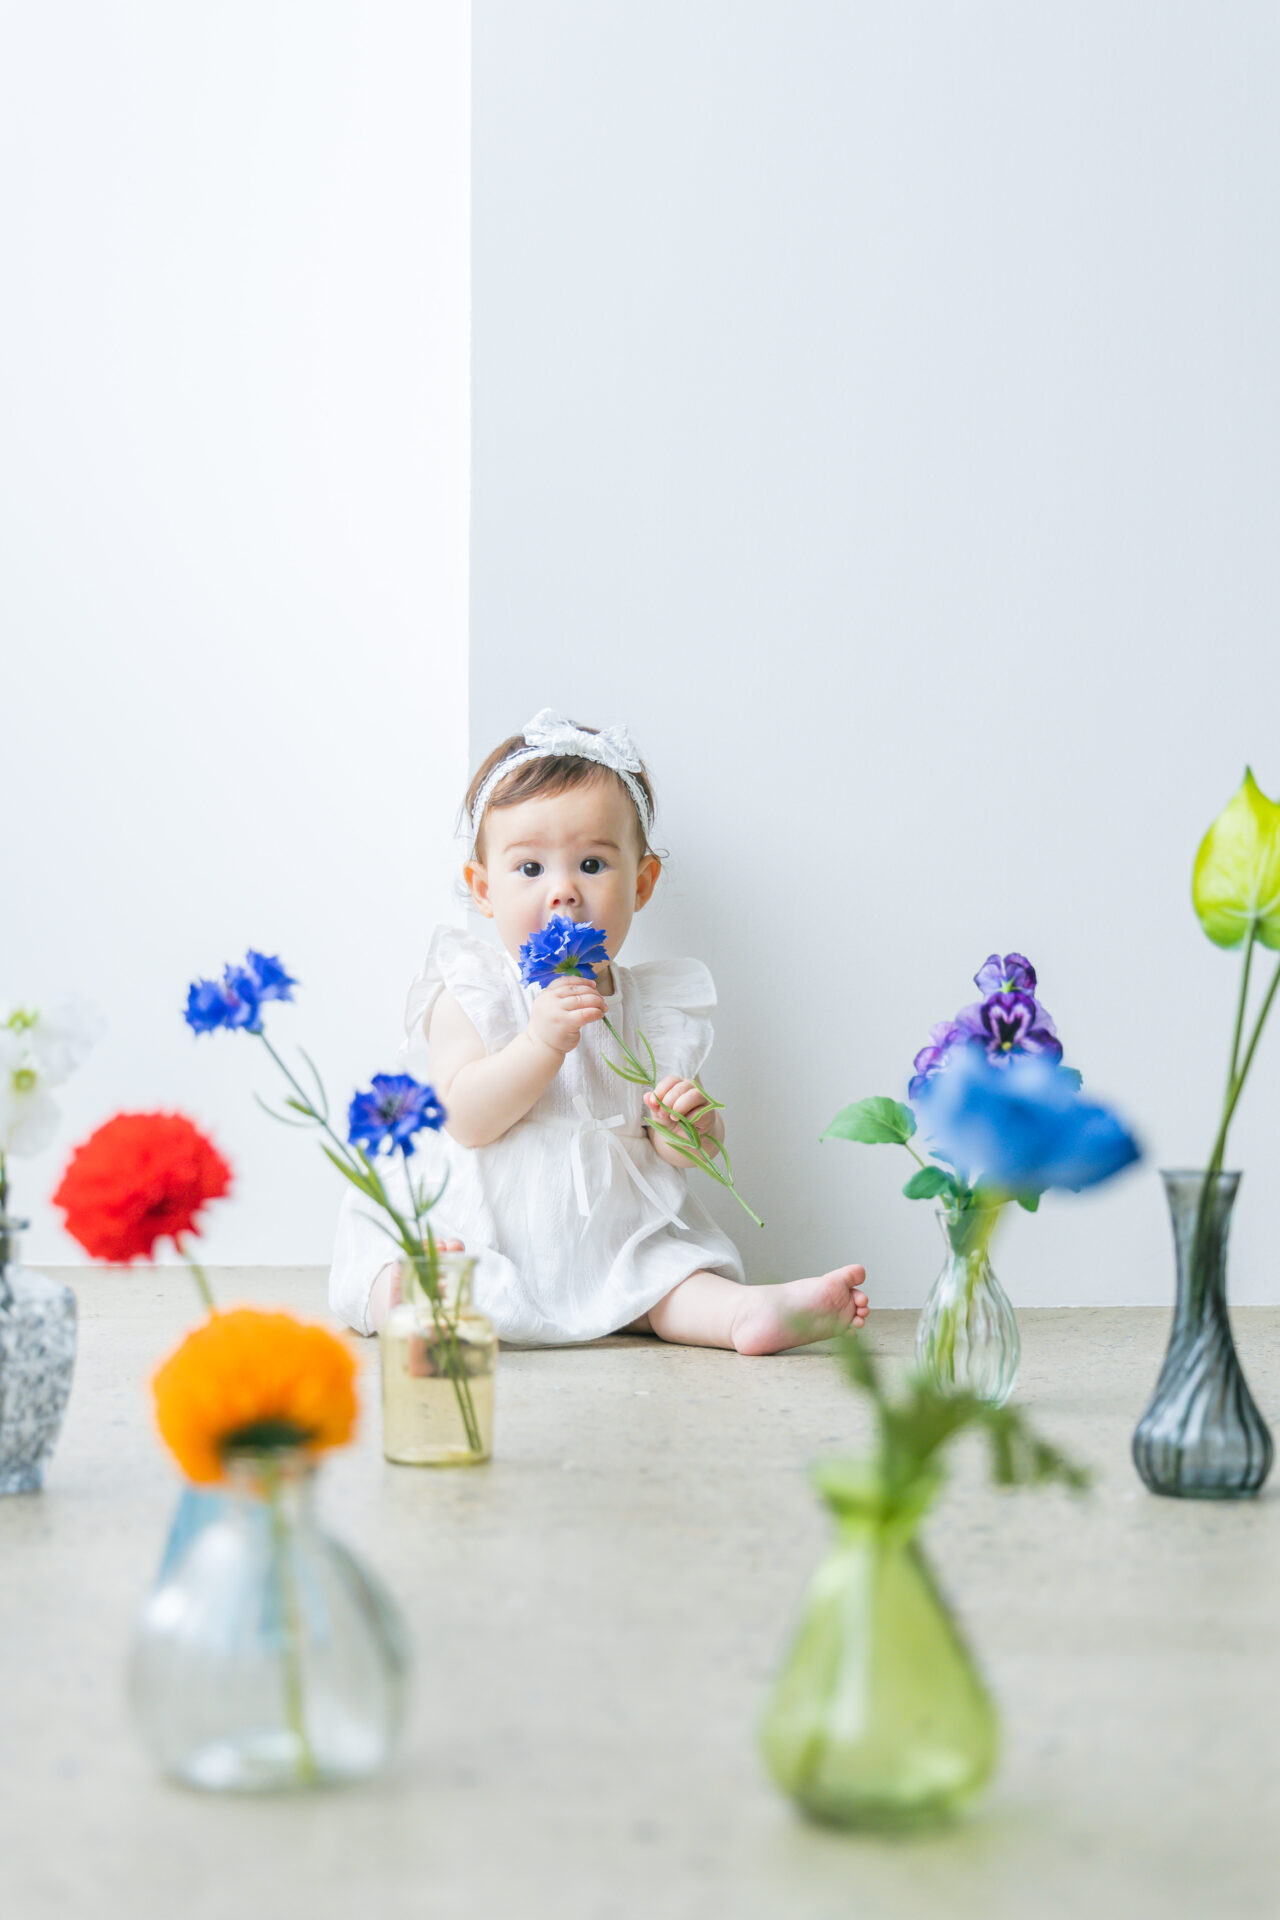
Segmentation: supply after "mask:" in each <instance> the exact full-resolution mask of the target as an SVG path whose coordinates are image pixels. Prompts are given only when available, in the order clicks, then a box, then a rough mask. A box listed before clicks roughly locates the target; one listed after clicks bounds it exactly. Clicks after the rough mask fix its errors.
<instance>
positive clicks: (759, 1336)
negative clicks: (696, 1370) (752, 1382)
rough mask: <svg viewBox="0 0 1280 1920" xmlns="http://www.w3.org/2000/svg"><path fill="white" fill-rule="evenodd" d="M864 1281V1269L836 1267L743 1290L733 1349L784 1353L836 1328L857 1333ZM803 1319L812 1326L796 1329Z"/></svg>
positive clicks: (861, 1320) (863, 1309)
mask: <svg viewBox="0 0 1280 1920" xmlns="http://www.w3.org/2000/svg"><path fill="white" fill-rule="evenodd" d="M866 1277H867V1270H866V1268H865V1267H836V1268H834V1269H833V1271H832V1272H831V1273H822V1274H818V1275H817V1276H816V1278H814V1279H812V1280H788V1281H786V1282H785V1283H784V1284H783V1285H781V1286H776V1287H746V1288H744V1289H743V1292H744V1295H745V1298H744V1299H743V1302H742V1306H741V1308H740V1309H739V1311H738V1313H737V1315H736V1317H735V1319H734V1323H733V1344H734V1346H735V1347H736V1348H737V1349H738V1352H739V1353H785V1352H786V1350H787V1348H788V1347H802V1346H805V1345H806V1344H807V1343H808V1342H809V1341H810V1340H822V1339H824V1338H825V1337H826V1335H827V1334H830V1333H836V1332H838V1331H839V1329H840V1328H842V1327H848V1328H849V1329H850V1330H851V1331H852V1332H853V1333H857V1332H858V1331H859V1329H860V1328H861V1327H862V1325H863V1323H864V1322H865V1320H866V1317H867V1307H868V1301H867V1296H866V1294H865V1293H864V1292H863V1291H862V1283H863V1281H864V1280H865V1279H866ZM805 1320H808V1321H810V1322H813V1323H814V1324H811V1325H808V1326H805V1325H803V1324H800V1325H797V1322H801V1323H803V1322H804V1321H805Z"/></svg>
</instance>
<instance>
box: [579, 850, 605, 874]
mask: <svg viewBox="0 0 1280 1920" xmlns="http://www.w3.org/2000/svg"><path fill="white" fill-rule="evenodd" d="M582 871H583V872H584V873H603V872H604V861H603V860H601V859H599V858H598V857H597V856H596V855H595V854H594V853H589V854H588V855H587V857H586V859H585V860H584V861H583V862H582Z"/></svg>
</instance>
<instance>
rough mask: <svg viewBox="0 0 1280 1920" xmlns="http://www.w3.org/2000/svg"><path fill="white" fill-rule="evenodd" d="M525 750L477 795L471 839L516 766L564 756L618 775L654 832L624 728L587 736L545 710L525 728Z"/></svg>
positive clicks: (499, 767)
mask: <svg viewBox="0 0 1280 1920" xmlns="http://www.w3.org/2000/svg"><path fill="white" fill-rule="evenodd" d="M522 732H523V737H524V743H525V744H524V745H523V747H517V748H516V750H515V752H514V753H509V754H508V755H507V757H506V759H505V760H500V761H499V762H498V764H497V766H496V767H495V768H494V769H493V771H492V773H490V774H489V775H488V777H487V778H486V780H485V783H484V785H483V786H482V787H481V789H480V791H479V793H478V794H477V795H476V803H475V806H474V807H473V808H472V809H471V839H472V843H473V844H474V842H475V837H476V835H477V834H478V833H479V831H480V822H481V820H482V819H483V818H484V810H485V808H486V807H487V806H488V804H489V799H490V796H491V794H492V793H493V790H494V788H495V787H496V786H497V784H498V782H499V781H500V780H505V779H506V777H507V775H508V774H509V773H511V772H513V771H514V770H515V768H516V767H522V766H524V764H525V762H526V761H528V760H549V759H551V758H552V757H553V756H563V757H565V758H568V759H573V760H594V761H595V762H596V764H597V765H598V766H601V767H608V769H609V771H610V772H611V773H616V774H617V776H618V778H619V780H621V782H622V784H623V786H624V787H625V788H626V790H627V792H628V793H629V794H630V795H631V798H632V801H633V802H634V804H635V810H636V812H637V813H638V814H639V816H640V824H641V826H642V827H643V828H644V831H645V838H646V840H647V839H648V837H649V835H650V834H651V833H652V832H653V814H652V813H651V811H650V808H649V802H648V800H647V799H646V798H645V791H644V788H643V787H642V786H641V785H640V782H639V781H638V780H637V779H636V778H635V775H636V774H637V773H639V772H640V769H641V766H642V765H643V762H642V761H641V759H640V755H639V754H638V753H637V752H636V747H635V741H634V740H633V739H632V738H631V735H630V734H629V733H628V732H627V729H626V728H625V727H605V728H604V730H603V731H602V732H600V733H586V732H584V731H583V729H582V728H581V727H575V726H574V724H573V722H572V720H566V719H565V717H564V715H563V714H562V713H557V712H556V711H555V709H554V708H553V707H543V709H542V711H541V713H535V714H534V716H533V719H532V720H530V721H529V722H528V724H527V725H526V726H525V727H524V728H523V729H522Z"/></svg>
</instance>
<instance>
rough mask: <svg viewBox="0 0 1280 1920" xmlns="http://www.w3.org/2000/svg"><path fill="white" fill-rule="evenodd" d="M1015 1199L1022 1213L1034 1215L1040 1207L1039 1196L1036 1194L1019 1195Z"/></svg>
mask: <svg viewBox="0 0 1280 1920" xmlns="http://www.w3.org/2000/svg"><path fill="white" fill-rule="evenodd" d="M1017 1199H1018V1205H1019V1206H1020V1207H1021V1208H1022V1210H1023V1212H1024V1213H1034V1212H1035V1211H1036V1209H1037V1208H1038V1207H1039V1205H1040V1195H1039V1194H1038V1193H1020V1194H1019V1195H1018V1196H1017Z"/></svg>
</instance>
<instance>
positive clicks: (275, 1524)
mask: <svg viewBox="0 0 1280 1920" xmlns="http://www.w3.org/2000/svg"><path fill="white" fill-rule="evenodd" d="M263 1478H264V1479H265V1481H266V1483H267V1500H268V1503H269V1505H270V1508H271V1544H272V1549H273V1553H274V1558H275V1568H276V1577H277V1579H278V1580H279V1582H280V1604H281V1609H282V1611H283V1614H284V1674H283V1678H284V1711H285V1718H286V1720H287V1721H288V1723H289V1727H290V1730H291V1732H292V1733H293V1736H294V1738H295V1739H296V1740H297V1742H298V1774H299V1779H300V1781H301V1784H302V1785H303V1786H304V1787H313V1786H314V1785H315V1783H316V1781H317V1780H318V1779H319V1777H320V1776H319V1770H318V1769H317V1767H316V1759H315V1754H314V1753H313V1752H312V1750H311V1741H310V1739H309V1737H308V1734H307V1719H306V1703H305V1699H304V1695H303V1672H302V1616H301V1612H300V1610H299V1607H298V1588H297V1583H296V1581H295V1580H294V1577H293V1552H292V1545H293V1543H292V1540H291V1537H290V1528H289V1517H288V1515H287V1514H286V1512H285V1509H284V1496H283V1493H282V1491H281V1483H280V1469H279V1466H278V1465H277V1464H276V1462H275V1461H269V1462H266V1463H264V1466H263Z"/></svg>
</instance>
